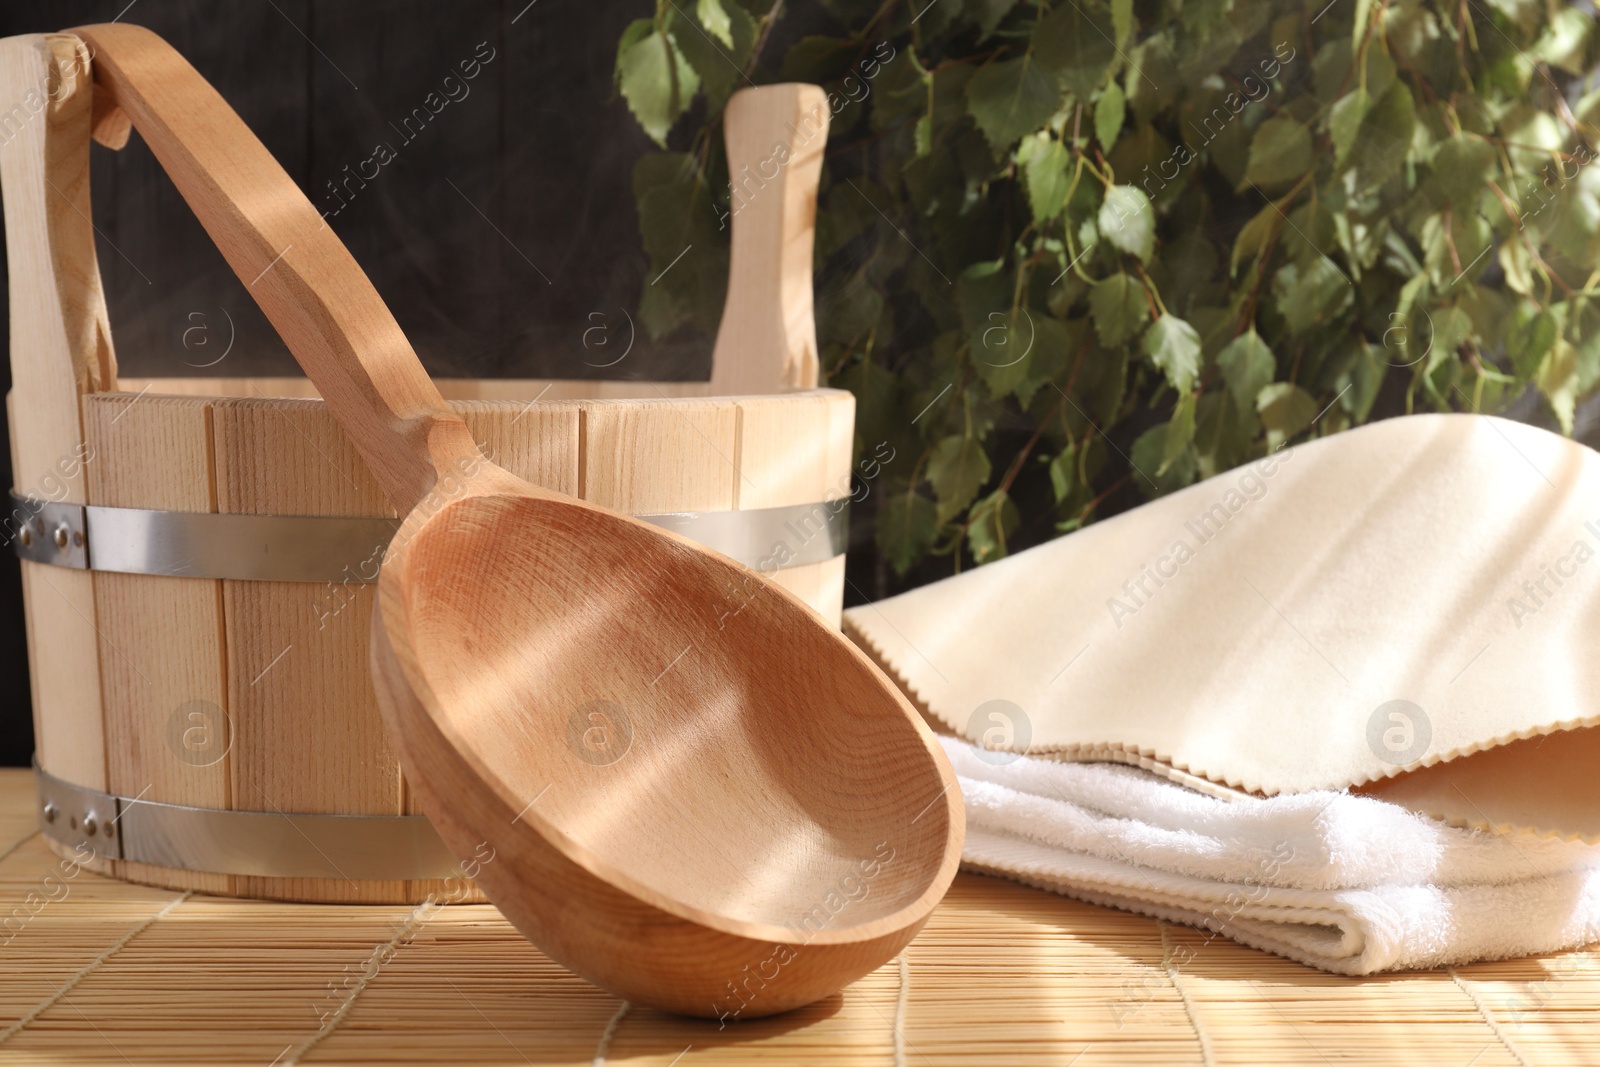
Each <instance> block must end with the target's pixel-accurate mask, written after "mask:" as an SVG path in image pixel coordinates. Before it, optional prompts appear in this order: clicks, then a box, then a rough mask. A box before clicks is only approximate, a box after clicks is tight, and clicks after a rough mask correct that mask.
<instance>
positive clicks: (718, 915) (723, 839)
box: [80, 25, 964, 1018]
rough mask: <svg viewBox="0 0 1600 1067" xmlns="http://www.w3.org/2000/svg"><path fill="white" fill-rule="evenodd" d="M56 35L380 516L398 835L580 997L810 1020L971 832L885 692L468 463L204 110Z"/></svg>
mask: <svg viewBox="0 0 1600 1067" xmlns="http://www.w3.org/2000/svg"><path fill="white" fill-rule="evenodd" d="M80 32H81V33H82V34H83V35H84V36H85V37H86V38H87V39H88V40H89V42H90V43H91V44H92V45H93V46H94V48H95V50H96V67H95V70H96V78H97V80H98V82H99V83H100V84H101V85H104V86H105V87H107V89H108V90H109V91H111V92H113V93H114V95H115V98H116V100H117V104H118V106H119V107H121V108H122V109H123V110H124V111H125V112H126V113H127V114H128V116H129V118H130V119H131V120H132V122H133V125H134V127H135V129H137V130H138V131H139V133H140V135H141V136H142V137H143V138H144V139H145V140H146V142H147V143H148V144H149V145H150V147H151V150H152V152H153V153H154V154H155V156H156V158H157V159H158V160H160V161H161V162H162V164H163V166H164V167H165V168H166V169H167V172H168V173H169V175H170V176H171V177H172V178H173V180H174V182H175V183H176V184H177V186H178V188H179V189H180V191H182V192H183V194H184V197H185V199H186V200H187V201H188V202H189V204H190V206H191V207H192V208H193V209H194V210H195V213H196V215H197V216H198V217H199V218H200V220H201V222H202V223H203V224H204V225H205V226H206V229H207V231H208V232H209V233H210V234H211V236H212V238H213V240H215V241H216V243H217V246H218V248H219V249H220V250H221V251H222V253H223V255H224V257H225V258H227V260H228V262H229V264H230V266H232V267H233V269H234V271H235V273H237V274H239V275H240V277H241V278H242V279H244V280H245V281H246V283H247V284H248V285H249V286H250V289H251V293H252V296H253V297H254V298H255V299H256V301H257V302H258V303H259V304H260V305H261V308H262V310H263V311H264V312H265V313H266V315H267V317H268V319H269V320H271V321H272V323H273V325H274V326H275V327H276V328H277V329H278V331H279V333H280V334H281V335H282V336H283V338H284V341H285V342H286V343H287V344H288V346H289V349H290V351H291V352H293V353H294V355H295V358H296V360H297V361H298V362H299V363H300V365H301V366H302V367H303V368H304V369H305V370H306V371H307V373H308V375H309V376H310V377H311V378H312V380H313V381H315V382H316V383H317V385H318V388H319V390H320V391H321V392H322V394H323V395H324V397H326V399H327V402H328V406H329V408H330V409H331V411H332V413H333V414H334V416H335V417H336V418H338V419H339V421H340V424H341V425H342V426H343V427H344V428H345V430H346V432H348V433H349V434H350V437H351V440H352V441H353V443H354V444H355V446H356V448H357V449H358V450H359V451H360V452H361V454H362V456H363V458H364V459H365V460H366V462H367V466H368V468H369V469H370V470H371V473H372V474H373V476H374V477H375V478H376V480H377V481H378V483H379V484H380V485H381V486H382V487H383V489H384V492H385V494H386V495H387V496H388V498H389V500H390V502H391V503H392V504H393V505H394V506H395V508H396V511H397V512H399V513H401V514H404V515H405V519H404V520H403V524H402V527H401V529H400V531H399V533H398V534H397V536H396V538H395V540H394V541H393V542H392V543H391V545H390V547H389V551H388V553H387V556H386V558H385V560H384V564H383V568H382V573H381V575H380V578H379V589H378V604H377V610H376V612H375V620H374V625H373V628H372V661H371V662H372V669H373V679H374V683H375V687H376V690H377V693H378V700H379V706H380V708H381V709H382V711H383V714H384V720H385V722H386V723H387V724H388V727H389V733H390V737H391V739H392V740H393V741H394V743H395V746H396V748H397V750H398V751H399V754H400V760H401V765H402V766H403V767H404V769H405V772H406V776H407V779H408V781H409V782H410V784H411V787H412V788H413V789H414V790H415V792H416V795H417V797H418V799H419V800H420V801H421V802H422V807H423V809H424V810H425V811H426V812H427V813H428V815H429V817H430V818H431V819H432V820H433V822H434V825H435V826H436V827H437V828H438V829H439V831H440V834H441V836H442V837H443V838H444V840H445V842H446V844H447V845H449V846H450V847H451V848H452V849H453V851H455V853H456V854H457V855H459V856H462V857H468V856H473V855H477V856H479V857H480V858H482V859H483V861H484V862H483V864H482V866H481V869H480V870H479V872H478V874H477V875H476V877H477V881H478V884H479V886H480V887H481V888H482V889H483V890H484V891H485V892H486V893H487V894H488V895H489V897H490V898H491V899H492V900H494V901H496V903H497V904H498V905H499V906H500V908H501V909H502V910H503V911H505V912H506V914H507V915H509V916H510V917H511V918H512V920H513V921H514V922H515V923H516V924H517V926H518V928H519V929H521V930H522V931H523V932H524V933H526V934H527V935H528V936H529V937H530V938H532V939H533V940H534V941H535V942H536V943H537V944H539V945H540V946H541V947H543V948H544V949H545V950H546V951H548V952H550V953H551V955H552V956H554V957H555V958H557V959H559V960H560V961H561V962H562V963H564V964H565V965H567V966H569V967H571V968H572V969H574V970H575V971H576V972H578V973H579V974H581V975H583V976H584V977H586V978H588V979H590V980H591V981H593V982H595V983H596V984H598V985H601V986H603V987H605V988H607V989H610V990H612V991H613V992H616V993H618V994H619V995H621V996H625V997H627V998H628V999H630V1000H632V1001H635V1002H638V1003H642V1004H649V1005H652V1006H657V1007H663V1008H667V1009H670V1010H673V1011H679V1012H684V1013H689V1014H697V1015H711V1016H721V1017H723V1018H727V1017H729V1016H730V1015H732V1016H735V1017H739V1016H742V1017H755V1016H759V1015H767V1014H771V1013H773V1012H778V1011H784V1010H787V1009H790V1008H793V1007H796V1006H799V1005H803V1004H808V1003H811V1002H813V1001H815V1000H817V999H819V998H821V997H824V996H827V995H828V994H830V993H832V992H834V991H836V990H837V989H839V988H840V987H841V986H843V985H844V984H846V983H847V982H849V981H851V980H853V979H855V978H857V977H859V976H861V975H863V974H865V973H867V972H869V971H871V970H873V969H874V968H876V967H877V966H879V965H880V964H881V963H882V962H883V961H884V960H887V959H889V958H891V957H892V956H893V955H894V954H895V953H896V952H898V951H899V950H900V949H901V948H902V947H904V945H905V944H906V943H907V942H908V941H909V940H910V939H911V938H912V937H913V936H915V934H916V932H917V930H919V929H920V928H921V927H922V925H923V923H924V922H926V921H927V917H928V915H929V913H930V912H931V910H932V909H933V907H934V905H935V904H936V903H937V902H938V900H939V899H940V898H941V897H942V896H943V894H944V891H945V889H946V888H947V887H948V886H949V884H950V881H951V879H953V878H954V876H955V871H956V867H957V865H958V863H959V860H960V848H961V839H962V834H963V827H964V820H963V816H962V809H961V806H960V802H959V799H958V797H959V790H958V789H957V788H956V787H955V780H954V776H953V774H952V772H951V770H950V766H949V764H948V762H947V761H946V760H945V758H944V755H943V752H942V751H941V749H940V748H939V746H938V744H937V743H936V742H935V740H934V738H933V736H932V734H931V733H929V731H928V729H927V727H926V726H925V725H924V724H923V723H922V721H921V719H920V717H919V716H918V715H917V713H916V711H915V710H914V709H913V708H912V707H911V705H910V704H909V703H908V702H907V701H906V699H905V698H904V697H903V696H902V695H901V694H900V692H899V690H898V689H897V688H896V687H895V686H894V684H893V683H892V682H890V681H889V680H888V679H887V678H885V677H884V676H883V675H882V673H881V672H879V671H878V670H877V669H876V668H875V667H873V666H872V664H871V663H870V661H868V660H867V658H866V657H865V655H864V654H862V653H861V652H860V651H859V650H857V649H856V648H855V647H854V646H852V645H850V644H849V642H847V641H845V640H844V639H843V637H842V636H841V635H840V634H839V633H838V631H836V630H834V629H833V628H831V627H830V626H828V625H827V623H825V622H824V621H823V620H822V619H820V618H819V617H818V616H817V615H816V614H815V613H814V612H812V611H811V610H809V609H808V608H807V607H806V606H805V605H804V604H803V603H802V602H801V601H799V600H798V599H796V598H794V597H793V596H792V595H791V594H789V593H787V592H786V591H784V590H783V589H781V588H780V587H778V586H776V585H773V584H772V583H770V582H767V581H765V580H764V579H762V578H761V577H760V576H759V575H756V574H755V573H754V572H752V571H750V570H749V569H748V568H745V567H742V566H740V565H738V564H736V563H733V562H732V561H730V560H728V559H727V558H726V557H723V556H720V555H718V554H716V553H714V552H712V551H710V550H707V549H705V548H702V547H700V546H697V545H695V544H693V543H692V542H689V541H687V540H686V539H684V538H681V537H676V536H673V535H671V534H668V533H665V532H663V531H661V530H658V529H656V528H654V527H651V526H648V525H646V524H644V523H642V522H639V521H637V520H634V519H631V518H628V517H626V516H623V515H619V514H616V513H614V512H610V511H606V510H604V509H602V508H599V507H596V506H595V505H593V504H590V503H586V502H584V501H580V500H577V499H574V498H572V497H569V496H565V495H561V494H557V493H554V492H552V491H550V490H548V489H543V488H539V487H536V486H534V485H532V484H531V483H528V482H525V481H523V480H521V479H519V478H516V477H515V476H514V475H512V474H510V473H509V472H507V471H505V470H503V469H501V468H499V467H496V466H494V465H493V464H492V463H490V462H489V461H487V460H485V459H484V458H483V457H482V455H481V453H480V452H479V450H478V448H477V446H476V444H475V442H474V440H473V436H472V434H471V432H470V431H469V430H468V428H467V426H466V423H465V422H464V421H463V420H462V419H461V417H460V416H459V415H457V414H456V413H455V412H453V411H452V410H451V409H450V408H449V407H448V406H447V404H446V403H445V401H444V399H443V397H441V396H440V395H439V393H438V391H437V390H436V389H434V387H433V385H432V383H431V382H430V381H429V380H428V378H427V375H426V373H425V372H424V371H423V369H422V365H421V363H420V362H419V361H418V360H417V359H416V356H415V354H414V353H413V352H411V350H410V348H409V346H408V345H407V344H406V341H405V338H404V337H403V336H402V335H401V334H400V331H399V328H398V327H397V326H396V325H395V323H394V320H393V319H392V318H391V317H390V316H389V314H388V311H387V309H386V308H384V306H383V303H382V301H381V300H379V299H378V297H377V294H376V293H375V292H374V291H373V290H372V287H371V284H370V283H369V282H368V281H367V279H366V278H365V276H364V275H362V273H361V271H360V268H359V267H357V266H356V264H355V262H354V261H353V260H352V259H351V258H350V256H349V253H348V252H347V251H346V250H345V249H344V248H343V246H342V245H340V244H339V242H338V240H337V238H335V237H334V236H333V234H332V232H331V231H329V230H327V229H325V228H322V227H321V226H320V222H319V220H317V216H316V212H315V211H314V210H313V209H312V208H311V206H310V205H309V204H308V203H306V201H305V199H304V197H303V195H302V194H301V193H300V191H299V189H298V188H297V187H296V186H295V185H294V183H293V182H292V181H290V180H289V178H288V176H287V175H286V174H284V173H283V171H282V168H280V167H278V166H277V164H276V163H275V162H273V160H272V158H271V156H270V155H269V154H267V152H266V150H265V149H264V148H262V147H261V145H260V142H259V141H257V140H256V139H255V138H254V137H253V136H252V135H251V134H250V132H249V130H248V129H246V128H245V127H244V125H243V123H241V122H240V121H239V119H238V117H237V116H236V115H234V114H233V113H232V111H231V110H229V109H228V107H227V105H226V104H225V103H224V102H223V101H222V100H221V98H220V97H218V96H217V95H216V93H215V91H214V90H212V89H211V88H210V86H208V85H207V84H206V83H205V82H204V81H203V80H202V79H201V78H200V77H199V75H198V74H196V73H195V72H194V70H193V69H192V68H191V67H189V66H188V64H186V63H185V62H184V61H183V60H182V58H181V57H179V56H178V55H177V54H176V53H175V52H173V51H172V50H171V49H170V48H169V47H168V46H167V45H166V44H165V43H164V42H162V41H161V40H160V39H159V38H158V37H156V36H155V35H154V34H151V33H149V32H148V31H144V30H140V29H138V28H135V27H131V26H120V25H118V26H95V27H90V28H87V29H84V30H82V31H80ZM252 275H254V276H253V277H252ZM690 403H691V402H688V401H685V402H683V403H682V404H674V405H671V406H670V407H669V408H668V410H667V412H664V413H663V414H671V415H681V416H683V417H685V418H689V417H691V413H690V412H688V411H685V410H682V409H684V408H688V407H689V405H690ZM706 407H707V414H708V417H709V416H710V415H712V414H715V413H718V412H725V411H726V410H727V409H726V408H725V407H723V406H721V405H715V404H707V405H706ZM693 414H698V412H694V413H693ZM729 414H730V415H735V416H736V412H730V413H729ZM586 417H587V416H586ZM732 422H733V425H732V426H730V430H733V429H736V428H737V425H736V424H737V419H736V418H734V419H733V420H732ZM586 430H587V428H586V429H585V433H586ZM702 436H703V437H704V438H705V440H706V442H707V444H708V446H710V447H712V448H713V449H714V450H717V437H718V436H720V435H719V434H704V435H702ZM636 439H637V440H638V441H640V442H642V443H643V446H644V447H650V442H652V441H653V440H655V437H654V435H652V434H651V433H649V432H640V433H638V434H637V437H636ZM582 449H583V451H584V452H585V453H586V455H585V458H584V459H583V461H582V464H583V468H584V470H585V485H584V487H583V488H584V490H585V492H590V493H598V492H599V491H600V488H601V486H600V485H599V484H598V481H597V484H596V485H594V486H591V485H589V484H588V478H587V474H588V472H589V471H590V470H591V469H593V470H596V471H605V472H606V476H607V477H609V476H610V474H611V473H612V472H614V469H615V468H614V465H612V464H609V463H598V464H597V463H591V462H590V460H589V457H588V456H587V452H588V451H589V449H590V443H589V441H588V438H587V436H585V439H584V443H583V445H582ZM725 458H726V459H727V460H728V464H729V467H730V471H729V473H728V475H727V476H725V480H724V484H726V485H727V486H728V489H727V490H726V491H727V493H728V494H729V497H730V500H729V503H731V502H732V501H731V497H732V478H733V476H734V475H735V474H736V472H737V470H738V457H737V456H730V457H725ZM667 459H668V457H657V462H665V461H666V460H667ZM598 477H599V476H598V475H597V479H598ZM622 485H623V483H620V482H619V483H618V486H619V487H620V486H622ZM607 488H608V490H609V488H611V487H607ZM709 491H710V489H709V486H708V489H707V492H709ZM730 594H731V595H732V596H733V597H735V598H736V599H737V600H738V601H739V603H738V606H737V610H734V611H732V612H731V613H730V612H729V611H728V610H725V609H726V607H727V606H728V605H729V603H730V599H729V598H730ZM730 614H731V617H732V622H731V623H730V622H729V619H730ZM691 653H693V654H692V655H691ZM597 709H599V710H597ZM629 709H631V710H629ZM597 717H598V718H599V719H600V720H602V721H601V722H600V723H598V724H597V723H596V719H597ZM596 728H599V729H601V731H602V732H601V739H600V740H599V741H598V742H597V741H596V739H595V738H594V732H595V729H596ZM623 737H626V738H627V742H626V744H624V743H622V740H621V739H622V738H623ZM775 846H776V847H775ZM869 882H870V885H871V889H870V892H868V893H859V892H858V890H859V888H860V887H861V886H863V885H865V884H866V883H869ZM846 905H848V907H847V906H846ZM808 924H810V925H808ZM802 937H803V940H801V944H800V945H799V946H798V947H797V946H795V945H794V944H793V942H795V941H796V940H800V939H802ZM768 970H770V973H767V972H768Z"/></svg>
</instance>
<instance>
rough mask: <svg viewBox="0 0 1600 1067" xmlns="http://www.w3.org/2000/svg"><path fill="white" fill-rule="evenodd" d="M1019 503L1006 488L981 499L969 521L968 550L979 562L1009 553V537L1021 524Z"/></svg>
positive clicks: (998, 557)
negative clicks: (1018, 512)
mask: <svg viewBox="0 0 1600 1067" xmlns="http://www.w3.org/2000/svg"><path fill="white" fill-rule="evenodd" d="M1021 523H1022V519H1021V516H1019V515H1018V514H1017V506H1016V505H1015V504H1013V503H1012V502H1011V494H1009V493H1007V492H1006V491H1005V490H1004V489H996V490H995V491H994V492H993V493H990V494H989V495H988V496H986V497H984V498H983V499H982V500H980V501H978V502H977V503H976V504H974V505H973V507H972V515H971V516H970V518H969V521H968V523H967V550H968V551H969V552H971V553H972V558H973V560H974V561H975V562H977V563H980V564H982V563H992V562H993V561H995V560H997V559H1001V558H1003V557H1004V556H1005V554H1006V540H1007V538H1009V537H1011V535H1012V534H1014V533H1016V532H1017V527H1018V526H1019V525H1021Z"/></svg>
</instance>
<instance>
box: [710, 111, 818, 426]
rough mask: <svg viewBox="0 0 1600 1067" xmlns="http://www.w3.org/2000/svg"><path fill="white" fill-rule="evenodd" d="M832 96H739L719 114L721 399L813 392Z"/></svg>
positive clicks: (716, 367) (715, 374) (716, 374)
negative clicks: (724, 235) (814, 275)
mask: <svg viewBox="0 0 1600 1067" xmlns="http://www.w3.org/2000/svg"><path fill="white" fill-rule="evenodd" d="M829 117H830V109H829V106H828V97H827V94H826V93H824V92H823V91H822V90H821V89H820V88H818V87H817V86H815V85H804V84H800V83H785V84H781V85H765V86H761V87H760V88H754V89H741V90H740V91H739V92H737V93H734V94H733V96H732V97H731V98H729V100H728V105H727V107H726V108H725V109H724V110H723V123H724V137H725V140H726V143H727V152H728V205H727V208H726V212H725V214H724V216H723V220H722V221H723V222H724V223H725V224H728V225H731V227H732V230H733V234H732V237H731V239H730V249H729V267H728V297H727V302H726V303H725V304H724V305H723V309H722V324H721V326H720V327H718V329H717V343H716V347H715V349H714V350H713V352H712V356H711V391H712V392H713V393H715V394H717V395H720V396H734V395H740V394H747V393H777V392H783V391H785V390H789V389H814V388H816V385H817V328H816V323H815V319H814V316H813V311H812V299H811V264H812V243H813V233H814V231H815V229H816V219H817V181H818V177H819V175H820V174H821V172H822V149H823V146H824V145H826V144H827V141H828V119H829Z"/></svg>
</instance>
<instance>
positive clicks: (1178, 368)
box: [1144, 315, 1200, 393]
mask: <svg viewBox="0 0 1600 1067" xmlns="http://www.w3.org/2000/svg"><path fill="white" fill-rule="evenodd" d="M1144 353H1145V355H1147V356H1149V357H1150V362H1151V363H1154V364H1155V365H1156V366H1157V367H1159V368H1160V369H1161V372H1162V373H1163V374H1165V375H1166V376H1167V381H1168V382H1169V383H1171V385H1172V387H1173V388H1174V389H1176V390H1178V392H1180V393H1187V392H1189V390H1191V389H1193V388H1194V382H1195V379H1196V378H1197V377H1199V375H1200V335H1199V334H1198V333H1196V332H1195V328H1194V327H1193V326H1190V325H1189V324H1188V323H1187V322H1184V321H1183V320H1182V319H1180V318H1177V317H1176V316H1173V315H1162V316H1161V317H1160V318H1158V319H1156V321H1154V322H1152V323H1151V324H1150V327H1149V328H1148V329H1147V330H1145V331H1144Z"/></svg>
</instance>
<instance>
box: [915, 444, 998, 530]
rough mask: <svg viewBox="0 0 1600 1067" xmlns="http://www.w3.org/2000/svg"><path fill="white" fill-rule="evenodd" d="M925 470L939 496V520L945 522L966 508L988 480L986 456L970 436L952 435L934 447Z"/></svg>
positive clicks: (936, 494)
mask: <svg viewBox="0 0 1600 1067" xmlns="http://www.w3.org/2000/svg"><path fill="white" fill-rule="evenodd" d="M927 470H928V481H929V482H931V483H933V492H934V495H935V496H936V497H938V499H939V507H938V513H937V514H938V521H939V522H941V523H945V522H949V521H950V520H951V519H953V518H955V517H956V516H957V515H959V514H961V513H962V512H963V511H965V510H966V509H967V505H968V504H970V503H972V501H973V500H974V499H975V498H976V497H977V495H978V490H979V489H982V488H983V483H985V482H987V481H988V480H989V473H990V471H989V457H988V455H986V454H985V453H984V451H983V446H982V445H980V444H978V442H977V441H975V440H973V439H972V438H971V437H970V436H963V435H961V434H953V435H951V436H950V437H946V438H945V439H944V440H942V441H940V442H939V443H938V444H936V445H934V446H933V452H932V454H930V455H929V456H928V467H927Z"/></svg>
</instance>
